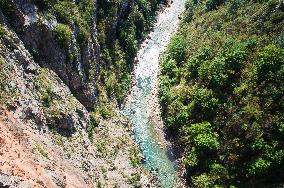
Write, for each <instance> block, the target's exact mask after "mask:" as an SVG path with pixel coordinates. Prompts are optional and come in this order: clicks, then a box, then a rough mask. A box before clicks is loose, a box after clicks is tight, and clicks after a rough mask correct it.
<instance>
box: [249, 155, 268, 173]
mask: <svg viewBox="0 0 284 188" xmlns="http://www.w3.org/2000/svg"><path fill="white" fill-rule="evenodd" d="M270 166H271V162H269V161H267V160H265V159H262V158H258V159H256V160H255V161H253V162H252V163H251V164H250V165H249V168H248V172H249V174H250V175H262V174H263V173H264V172H266V171H267V170H268V168H269V167H270Z"/></svg>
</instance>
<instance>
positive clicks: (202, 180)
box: [192, 173, 214, 188]
mask: <svg viewBox="0 0 284 188" xmlns="http://www.w3.org/2000/svg"><path fill="white" fill-rule="evenodd" d="M192 184H193V185H194V187H196V188H211V187H212V186H213V184H214V182H213V181H212V179H211V177H210V176H209V175H208V174H206V173H204V174H201V175H199V176H194V177H192Z"/></svg>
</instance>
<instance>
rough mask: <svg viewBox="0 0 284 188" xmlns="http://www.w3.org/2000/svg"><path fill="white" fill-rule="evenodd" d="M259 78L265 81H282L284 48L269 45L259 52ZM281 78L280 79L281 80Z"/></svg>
mask: <svg viewBox="0 0 284 188" xmlns="http://www.w3.org/2000/svg"><path fill="white" fill-rule="evenodd" d="M256 64H257V69H258V79H259V81H265V82H275V81H276V82H281V80H282V81H283V76H284V75H282V74H281V73H282V71H281V70H283V68H284V50H283V49H280V48H277V47H276V46H275V45H273V44H272V45H268V46H266V47H265V48H264V50H263V51H261V52H260V53H259V58H258V61H257V63H256ZM279 79H280V80H279Z"/></svg>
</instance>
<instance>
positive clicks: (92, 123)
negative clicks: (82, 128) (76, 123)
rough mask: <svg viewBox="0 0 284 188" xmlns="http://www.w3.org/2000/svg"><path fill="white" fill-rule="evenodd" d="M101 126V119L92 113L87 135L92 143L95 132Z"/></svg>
mask: <svg viewBox="0 0 284 188" xmlns="http://www.w3.org/2000/svg"><path fill="white" fill-rule="evenodd" d="M98 125H99V117H98V115H97V113H95V112H91V113H90V122H89V124H88V127H87V133H88V136H89V139H90V140H91V142H93V140H94V130H95V128H96V127H98Z"/></svg>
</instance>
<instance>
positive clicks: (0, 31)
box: [0, 26, 7, 38]
mask: <svg viewBox="0 0 284 188" xmlns="http://www.w3.org/2000/svg"><path fill="white" fill-rule="evenodd" d="M5 35H7V31H6V29H5V27H3V26H0V38H3V37H4V36H5Z"/></svg>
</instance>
